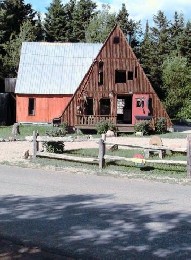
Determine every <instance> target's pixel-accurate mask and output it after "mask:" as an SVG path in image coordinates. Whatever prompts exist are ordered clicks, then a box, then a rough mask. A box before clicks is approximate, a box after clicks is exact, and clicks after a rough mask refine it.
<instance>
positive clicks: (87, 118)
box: [75, 115, 134, 133]
mask: <svg viewBox="0 0 191 260" xmlns="http://www.w3.org/2000/svg"><path fill="white" fill-rule="evenodd" d="M76 118H77V121H76V124H75V128H77V129H82V130H83V129H84V130H85V129H86V130H95V129H96V124H97V123H99V122H102V121H107V122H110V123H112V124H114V125H115V126H116V127H117V131H118V132H126V133H132V132H134V125H133V124H125V123H123V124H121V123H119V122H118V120H117V116H110V115H107V116H106V115H77V116H76Z"/></svg>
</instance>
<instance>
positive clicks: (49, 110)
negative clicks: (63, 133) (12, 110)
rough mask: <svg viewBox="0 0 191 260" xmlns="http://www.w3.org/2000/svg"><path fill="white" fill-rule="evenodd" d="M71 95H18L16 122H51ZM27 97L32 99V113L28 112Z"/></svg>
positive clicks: (59, 113) (64, 106)
mask: <svg viewBox="0 0 191 260" xmlns="http://www.w3.org/2000/svg"><path fill="white" fill-rule="evenodd" d="M71 97H72V95H20V94H17V96H16V108H17V118H16V121H17V122H38V123H51V122H52V120H53V118H56V117H60V116H61V115H62V112H63V110H64V109H65V108H66V106H67V105H68V102H69V101H70V100H71ZM29 99H34V113H33V114H30V113H29Z"/></svg>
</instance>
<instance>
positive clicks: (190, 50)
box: [178, 21, 191, 64]
mask: <svg viewBox="0 0 191 260" xmlns="http://www.w3.org/2000/svg"><path fill="white" fill-rule="evenodd" d="M178 47H179V52H180V54H181V55H182V56H183V57H186V58H187V59H188V62H189V64H191V21H188V22H187V23H186V26H185V27H184V30H183V32H182V34H181V35H180V37H179V38H178Z"/></svg>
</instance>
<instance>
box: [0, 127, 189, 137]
mask: <svg viewBox="0 0 191 260" xmlns="http://www.w3.org/2000/svg"><path fill="white" fill-rule="evenodd" d="M19 129H20V135H18V136H17V138H18V139H21V140H22V139H23V140H24V138H25V136H32V134H33V131H38V132H39V134H40V135H45V134H46V131H47V130H48V131H49V130H52V129H55V127H53V126H52V125H38V124H31V125H27V124H21V125H20V126H19ZM11 132H12V126H0V138H5V139H6V138H9V137H10V136H11V135H12V134H11ZM70 135H71V134H70ZM93 136H94V135H93ZM119 136H123V137H135V135H134V133H130V134H120V135H119ZM159 136H160V137H161V138H172V139H176V138H186V136H187V135H186V134H184V133H179V132H173V133H166V134H161V135H159ZM95 137H98V136H97V135H95ZM144 138H151V135H149V136H144Z"/></svg>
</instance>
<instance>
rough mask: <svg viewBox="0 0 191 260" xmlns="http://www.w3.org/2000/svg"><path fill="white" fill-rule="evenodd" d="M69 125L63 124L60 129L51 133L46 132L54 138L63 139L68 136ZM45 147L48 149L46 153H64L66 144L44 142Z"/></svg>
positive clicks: (57, 128) (50, 131) (55, 129)
mask: <svg viewBox="0 0 191 260" xmlns="http://www.w3.org/2000/svg"><path fill="white" fill-rule="evenodd" d="M67 132H68V131H67V124H66V123H62V124H61V125H60V126H59V127H56V128H53V129H51V130H49V131H46V135H48V136H52V137H63V136H65V135H66V134H67ZM43 146H44V147H45V148H46V151H47V152H49V153H63V152H64V142H62V141H59V142H52V141H51V142H44V144H43Z"/></svg>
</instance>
